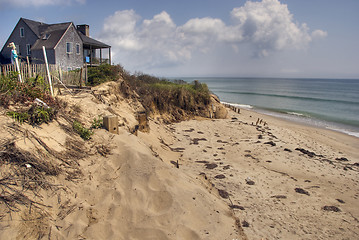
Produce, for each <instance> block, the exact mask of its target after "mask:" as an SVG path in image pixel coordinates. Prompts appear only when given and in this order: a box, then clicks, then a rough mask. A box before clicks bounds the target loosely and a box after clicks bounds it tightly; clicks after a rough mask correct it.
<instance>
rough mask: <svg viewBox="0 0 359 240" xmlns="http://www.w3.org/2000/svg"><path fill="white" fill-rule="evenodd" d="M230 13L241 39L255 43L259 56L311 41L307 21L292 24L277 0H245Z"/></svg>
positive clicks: (285, 6)
mask: <svg viewBox="0 0 359 240" xmlns="http://www.w3.org/2000/svg"><path fill="white" fill-rule="evenodd" d="M231 16H232V18H233V19H234V20H235V22H236V23H237V24H238V27H239V28H240V29H241V30H242V31H243V38H244V40H245V41H248V42H251V43H252V44H254V46H255V48H256V49H257V50H256V51H257V54H259V55H263V54H262V53H264V52H266V54H268V52H271V51H276V50H283V49H289V48H294V49H301V48H304V47H306V46H307V44H308V43H309V42H310V41H311V36H310V34H309V33H308V27H307V26H306V24H301V25H299V24H298V23H295V22H294V21H293V15H292V14H290V12H289V10H288V7H287V5H285V4H281V3H280V2H279V1H278V0H263V1H262V2H246V4H245V5H244V6H243V7H239V8H234V9H233V10H232V12H231ZM266 54H264V55H266Z"/></svg>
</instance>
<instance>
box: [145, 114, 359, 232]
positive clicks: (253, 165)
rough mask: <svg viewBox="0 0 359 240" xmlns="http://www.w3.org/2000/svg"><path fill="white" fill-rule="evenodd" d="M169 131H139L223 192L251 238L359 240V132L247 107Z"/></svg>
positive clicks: (210, 186) (191, 173)
mask: <svg viewBox="0 0 359 240" xmlns="http://www.w3.org/2000/svg"><path fill="white" fill-rule="evenodd" d="M258 119H259V121H258ZM260 119H262V122H261V124H258V125H257V126H256V125H255V124H256V123H257V121H258V122H260ZM264 122H265V123H264ZM264 125H266V126H264ZM166 129H167V130H164V129H163V126H162V125H161V124H158V123H157V124H156V121H154V123H152V124H151V133H149V134H141V137H142V138H144V139H145V142H148V143H151V148H152V149H153V150H154V151H155V152H156V153H157V154H158V155H159V156H160V157H161V158H162V159H164V161H165V162H168V163H171V162H172V164H173V165H174V167H176V165H177V159H179V161H178V164H179V169H178V171H181V172H184V173H186V174H188V175H189V176H192V177H193V178H197V179H199V181H206V182H207V189H208V191H209V192H212V193H218V192H219V193H220V197H221V198H222V200H223V201H225V202H226V203H227V205H228V206H229V207H230V208H231V209H232V211H233V212H234V215H235V216H237V217H238V218H239V219H240V221H241V224H242V226H243V228H244V233H245V234H246V235H247V237H248V239H357V238H359V201H358V197H359V175H358V171H359V151H358V149H359V138H355V137H352V136H348V135H344V134H341V133H338V132H333V131H329V130H326V129H320V128H313V127H310V126H305V125H300V124H297V123H293V122H288V121H285V120H282V119H278V118H275V117H271V116H267V115H263V114H259V113H256V112H253V111H248V110H244V109H242V110H241V113H240V114H238V113H235V112H233V111H230V115H229V118H228V119H222V120H191V121H185V122H181V123H176V124H171V125H169V126H167V127H166ZM169 132H170V133H169ZM150 135H152V141H151V140H150V138H151V137H150ZM154 136H157V137H159V138H160V139H159V141H157V142H155V141H153V139H155V137H154Z"/></svg>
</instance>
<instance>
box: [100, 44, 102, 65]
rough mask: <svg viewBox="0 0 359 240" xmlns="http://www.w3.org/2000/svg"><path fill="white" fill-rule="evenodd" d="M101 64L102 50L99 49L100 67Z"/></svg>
mask: <svg viewBox="0 0 359 240" xmlns="http://www.w3.org/2000/svg"><path fill="white" fill-rule="evenodd" d="M101 64H102V48H100V65H101Z"/></svg>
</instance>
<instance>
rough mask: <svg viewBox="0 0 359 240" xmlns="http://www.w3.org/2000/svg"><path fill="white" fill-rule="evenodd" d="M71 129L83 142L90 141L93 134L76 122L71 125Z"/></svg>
mask: <svg viewBox="0 0 359 240" xmlns="http://www.w3.org/2000/svg"><path fill="white" fill-rule="evenodd" d="M72 127H73V129H74V130H75V131H76V132H77V133H78V134H79V135H80V137H81V138H82V139H84V140H90V139H91V136H92V135H93V132H92V131H91V130H90V129H87V128H85V127H84V126H82V124H81V123H79V122H78V121H74V123H73V124H72Z"/></svg>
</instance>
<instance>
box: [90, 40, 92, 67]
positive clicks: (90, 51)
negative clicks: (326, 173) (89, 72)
mask: <svg viewBox="0 0 359 240" xmlns="http://www.w3.org/2000/svg"><path fill="white" fill-rule="evenodd" d="M90 67H92V46H91V45H90Z"/></svg>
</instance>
